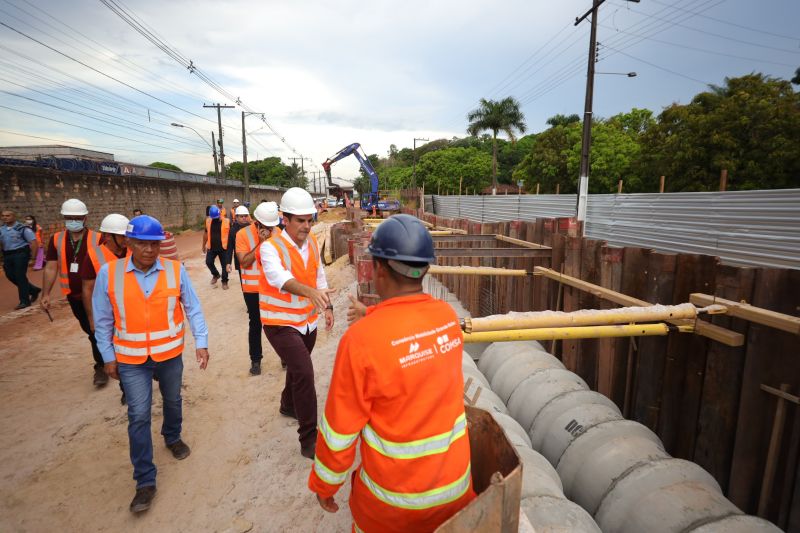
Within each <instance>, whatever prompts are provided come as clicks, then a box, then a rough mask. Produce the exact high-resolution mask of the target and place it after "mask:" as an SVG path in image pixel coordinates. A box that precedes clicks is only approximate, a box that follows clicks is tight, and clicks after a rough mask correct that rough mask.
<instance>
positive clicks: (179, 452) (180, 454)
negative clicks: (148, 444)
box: [167, 439, 192, 461]
mask: <svg viewBox="0 0 800 533" xmlns="http://www.w3.org/2000/svg"><path fill="white" fill-rule="evenodd" d="M167 448H169V451H171V452H172V456H173V457H174V458H175V459H178V460H179V461H180V460H181V459H186V458H187V457H189V454H190V453H192V450H191V449H190V448H189V446H187V445H186V443H185V442H183V441H182V440H181V439H178V440H176V441H175V442H173V443H172V444H167Z"/></svg>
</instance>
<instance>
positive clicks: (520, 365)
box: [491, 351, 564, 402]
mask: <svg viewBox="0 0 800 533" xmlns="http://www.w3.org/2000/svg"><path fill="white" fill-rule="evenodd" d="M551 368H559V369H562V368H564V365H562V364H561V361H559V360H558V359H556V358H555V357H553V356H552V355H550V354H549V353H546V352H539V351H525V352H521V353H519V354H517V355H516V356H514V357H512V358H510V359H506V360H504V361H502V362H501V364H500V366H499V367H497V370H496V371H495V373H494V376H493V377H492V379H491V385H492V390H493V391H495V392H496V393H497V395H498V396H500V397H501V398H502V399H503V401H504V402H507V401H508V399H509V398H510V397H511V394H512V393H513V392H514V390H515V389H516V388H517V387H518V386H519V384H520V383H521V382H522V380H524V379H525V378H527V377H528V376H530V375H532V374H535V373H536V372H538V371H541V370H546V369H551Z"/></svg>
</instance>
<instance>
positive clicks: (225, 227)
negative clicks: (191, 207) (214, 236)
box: [206, 215, 231, 250]
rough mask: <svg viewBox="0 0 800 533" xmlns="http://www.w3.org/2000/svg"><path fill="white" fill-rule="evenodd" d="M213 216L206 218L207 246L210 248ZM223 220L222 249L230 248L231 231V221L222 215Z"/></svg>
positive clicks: (221, 230)
mask: <svg viewBox="0 0 800 533" xmlns="http://www.w3.org/2000/svg"><path fill="white" fill-rule="evenodd" d="M211 220H212V219H211V218H207V219H206V248H208V249H209V250H210V249H211ZM220 220H222V228H221V229H220V232H221V235H220V238H221V239H222V249H223V250H227V249H228V233H230V231H231V221H230V220H228V219H227V218H225V217H224V215H222V216H221V217H220Z"/></svg>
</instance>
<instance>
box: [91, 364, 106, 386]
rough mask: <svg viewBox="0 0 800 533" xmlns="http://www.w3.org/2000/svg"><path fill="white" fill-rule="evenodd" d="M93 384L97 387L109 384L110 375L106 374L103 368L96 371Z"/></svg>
mask: <svg viewBox="0 0 800 533" xmlns="http://www.w3.org/2000/svg"><path fill="white" fill-rule="evenodd" d="M92 383H93V384H94V386H95V387H103V386H105V384H106V383H108V374H106V373H105V371H104V370H103V368H102V367H100V368H95V369H94V378H93V379H92Z"/></svg>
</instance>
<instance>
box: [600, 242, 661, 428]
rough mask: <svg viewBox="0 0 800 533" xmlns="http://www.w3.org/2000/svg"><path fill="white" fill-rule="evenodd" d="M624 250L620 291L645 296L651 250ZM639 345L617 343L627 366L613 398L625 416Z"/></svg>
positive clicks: (629, 406) (628, 410)
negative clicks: (619, 388) (620, 388)
mask: <svg viewBox="0 0 800 533" xmlns="http://www.w3.org/2000/svg"><path fill="white" fill-rule="evenodd" d="M623 250H624V251H623V258H622V283H621V287H620V292H622V293H623V294H628V295H630V296H633V297H634V298H644V296H645V294H646V292H645V288H646V283H647V263H648V261H649V257H650V252H651V250H649V249H647V248H635V247H630V246H629V247H626V248H624V249H623ZM604 301H605V300H604ZM638 346H639V344H638V342H637V341H636V340H635V339H628V340H627V341H624V342H620V343H618V345H617V356H618V357H619V358H621V359H622V360H624V361H625V367H624V374H623V375H621V376H620V377H619V381H620V383H621V387H622V390H621V391H620V390H615V391H614V396H613V397H612V399H613V400H614V401H615V402H617V405H618V406H619V408H620V410H621V411H622V414H623V415H625V418H630V416H631V411H632V410H633V391H634V390H635V388H636V374H635V372H634V369H635V368H636V364H637V356H638Z"/></svg>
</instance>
